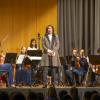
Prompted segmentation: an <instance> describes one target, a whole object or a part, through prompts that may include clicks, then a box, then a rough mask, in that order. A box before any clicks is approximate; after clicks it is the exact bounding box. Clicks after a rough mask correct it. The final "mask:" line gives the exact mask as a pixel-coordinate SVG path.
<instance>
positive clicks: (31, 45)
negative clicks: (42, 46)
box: [30, 39, 37, 48]
mask: <svg viewBox="0 0 100 100" xmlns="http://www.w3.org/2000/svg"><path fill="white" fill-rule="evenodd" d="M33 41H35V48H37V43H36V40H35V39H32V40H31V42H30V47H31V48H33V44H32V42H33Z"/></svg>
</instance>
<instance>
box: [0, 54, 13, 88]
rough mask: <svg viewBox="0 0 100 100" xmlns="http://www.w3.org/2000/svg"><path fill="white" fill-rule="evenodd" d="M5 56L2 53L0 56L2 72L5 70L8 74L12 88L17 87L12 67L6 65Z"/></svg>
mask: <svg viewBox="0 0 100 100" xmlns="http://www.w3.org/2000/svg"><path fill="white" fill-rule="evenodd" d="M4 60H5V55H4V54H3V53H2V54H1V55H0V70H5V71H7V72H8V85H9V86H10V87H15V85H14V84H13V77H12V65H11V64H8V63H7V64H4Z"/></svg>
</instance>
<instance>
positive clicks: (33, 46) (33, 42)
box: [27, 39, 38, 50]
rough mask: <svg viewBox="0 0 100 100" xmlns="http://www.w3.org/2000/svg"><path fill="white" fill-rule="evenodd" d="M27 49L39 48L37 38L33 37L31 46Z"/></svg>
mask: <svg viewBox="0 0 100 100" xmlns="http://www.w3.org/2000/svg"><path fill="white" fill-rule="evenodd" d="M27 50H38V48H37V43H36V40H35V39H32V40H31V42H30V46H29V47H28V48H27Z"/></svg>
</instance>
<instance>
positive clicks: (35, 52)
mask: <svg viewBox="0 0 100 100" xmlns="http://www.w3.org/2000/svg"><path fill="white" fill-rule="evenodd" d="M27 55H29V56H37V57H41V56H42V50H28V51H27Z"/></svg>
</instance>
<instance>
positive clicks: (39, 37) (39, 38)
mask: <svg viewBox="0 0 100 100" xmlns="http://www.w3.org/2000/svg"><path fill="white" fill-rule="evenodd" d="M40 39H41V37H40V33H38V49H39V50H40Z"/></svg>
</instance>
